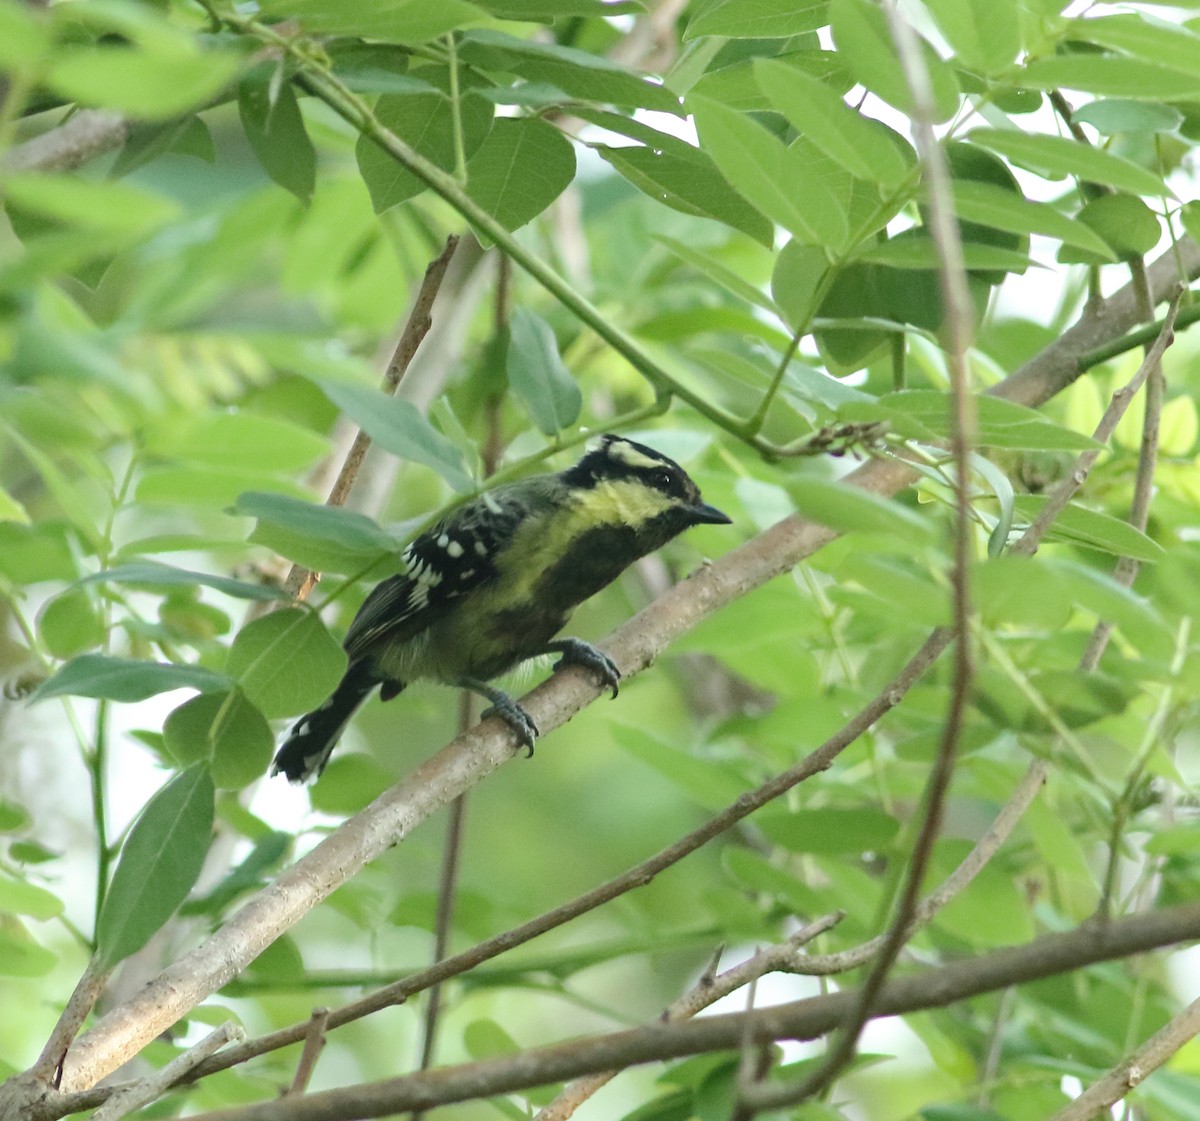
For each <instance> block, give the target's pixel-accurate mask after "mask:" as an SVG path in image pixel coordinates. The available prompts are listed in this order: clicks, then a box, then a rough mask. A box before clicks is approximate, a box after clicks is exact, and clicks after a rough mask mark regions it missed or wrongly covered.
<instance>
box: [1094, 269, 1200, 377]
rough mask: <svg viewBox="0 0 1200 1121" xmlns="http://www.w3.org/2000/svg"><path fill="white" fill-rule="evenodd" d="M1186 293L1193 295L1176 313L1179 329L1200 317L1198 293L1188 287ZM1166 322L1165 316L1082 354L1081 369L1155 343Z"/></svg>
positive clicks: (1176, 323) (1176, 324)
mask: <svg viewBox="0 0 1200 1121" xmlns="http://www.w3.org/2000/svg"><path fill="white" fill-rule="evenodd" d="M1184 294H1185V295H1187V296H1189V297H1191V302H1190V303H1189V304H1187V306H1185V307H1180V309H1179V311H1178V313H1177V314H1176V317H1175V326H1176V328H1179V329H1182V328H1184V327H1190V326H1191V325H1192V324H1193V323H1195V322H1196V320H1198V319H1200V299H1197V298H1196V296H1197V294H1196V293H1195V292H1191V291H1188V290H1186V289H1185V293H1184ZM1165 322H1166V319H1165V318H1164V319H1160V320H1158V321H1157V322H1154V323H1147V324H1146V326H1144V327H1139V328H1138V329H1137V330H1134V331H1130V332H1129V333H1128V334H1125V335H1122V336H1121V337H1120V338H1119V339H1114V340H1113V341H1112V342H1110V343H1106V344H1105V345H1104V346H1098V347H1096V349H1095V350H1091V351H1088V353H1087V354H1082V355H1080V356H1079V369H1080V371H1081V372H1083V371H1086V370H1090V369H1092V367H1094V366H1099V365H1101V364H1103V363H1105V362H1108V361H1110V360H1111V359H1113V358H1119V357H1120V356H1121V355H1122V354H1128V353H1129V351H1131V350H1136V349H1137V348H1138V347H1139V346H1147V345H1148V344H1150V343H1153V342H1154V340H1155V339H1157V338H1158V336H1159V335H1160V334H1161V333H1162V329H1163V324H1164V323H1165Z"/></svg>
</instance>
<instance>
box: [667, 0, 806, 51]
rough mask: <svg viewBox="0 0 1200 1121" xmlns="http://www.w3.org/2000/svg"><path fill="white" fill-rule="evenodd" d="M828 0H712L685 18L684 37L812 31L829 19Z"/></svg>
mask: <svg viewBox="0 0 1200 1121" xmlns="http://www.w3.org/2000/svg"><path fill="white" fill-rule="evenodd" d="M827 7H828V0H796V2H795V3H791V4H779V3H776V2H774V0H716V3H712V4H708V5H705V6H704V7H702V8H701V9H700V11H699V12H698V13H697V14H696V15H695V16H693V17H692V19H691V20H690V21H689V22H688V25H687V28H686V30H685V31H684V33H683V38H684V41H685V42H686V41H687V40H689V39H698V38H699V37H700V36H701V35H721V36H724V37H726V38H729V39H785V38H787V37H789V36H791V35H801V34H803V33H804V32H806V31H815V30H816V29H817V28H818V27H824V26H825V25H826V24H827V23H828V22H829V16H828V14H827V12H826V9H827Z"/></svg>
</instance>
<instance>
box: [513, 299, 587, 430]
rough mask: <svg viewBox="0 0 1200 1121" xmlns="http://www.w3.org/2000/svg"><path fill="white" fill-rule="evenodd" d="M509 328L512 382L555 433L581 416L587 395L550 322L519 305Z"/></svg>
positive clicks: (541, 421)
mask: <svg viewBox="0 0 1200 1121" xmlns="http://www.w3.org/2000/svg"><path fill="white" fill-rule="evenodd" d="M508 329H509V341H508V360H507V367H508V383H509V385H511V386H512V388H513V392H514V393H516V395H517V396H518V397H520V398H521V401H522V402H523V403H524V405H525V408H526V410H527V411H528V412H529V415H530V416H531V417H532V418H533V421H534V423H535V424H536V425H537V426H538V428H539V429H541V431H542V432H543V433H544V434H545V435H547V436H555V435H557V434H558V433H559V432H561V431H562V430H563V429H564V428H567V427H569V426H570V425H572V424H574V423H575V421H576V420H577V419H578V418H579V411H580V409H581V408H582V407H583V394H582V393H581V392H580V390H579V386H578V385H577V384H576V382H575V379H574V378H573V377H572V376H571V373H570V371H569V370H568V369H567V368H566V366H564V365H563V362H562V359H561V358H560V357H559V356H558V342H557V340H556V339H555V337H554V332H553V331H552V330H551V329H550V324H549V323H547V322H546V321H545V320H543V319H540V318H539V317H538V316H536V315H534V314H533V312H531V311H526V310H525V309H524V308H517V309H516V310H515V311H514V312H513V314H512V319H511V320H510V322H509V327H508Z"/></svg>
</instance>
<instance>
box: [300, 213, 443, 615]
mask: <svg viewBox="0 0 1200 1121" xmlns="http://www.w3.org/2000/svg"><path fill="white" fill-rule="evenodd" d="M457 248H458V237H457V236H456V235H451V236H450V237H448V238H447V239H446V244H445V247H444V248H443V249H442V252H441V253H440V254H439V255H438V256H437V257H435V258H434V259H433V260H432V261H430V262H429V264H428V266H427V267H426V269H425V277H424V279H423V280H422V281H421V287H420V289H419V290H418V291H417V298H416V299H415V300H414V301H413V307H412V311H411V312H410V313H409V316H408V322H407V323H405V325H404V330H403V331H402V332H401V333H400V338H399V340H398V341H397V342H396V349H395V351H394V352H393V353H392V358H391V361H390V362H388V365H387V371H386V372H385V374H384V376H383V385H382V386H381V387H380V388H381V389H382V390H383V392H384V393H386V394H388V395H389V396H392V395H394V394H395V392H396V390H397V388H398V387H399V385H400V381H401V379H402V378H403V377H404V375H405V374H406V373H407V372H408V367H409V364H410V363H411V362H412V360H413V356H414V355H415V354H416V353H417V347H419V346H420V345H421V340H422V339H424V338H425V336H426V335H427V334H429V329H430V327H432V326H433V317H432V312H433V302H434V300H436V299H437V294H438V292H439V291H440V289H441V287H442V281H443V280H444V279H445V277H446V270H447V269H448V268H449V267H450V260H451V258H452V257H453V256H454V250H455V249H457ZM370 446H371V437H370V436H368V435H367V433H366V432H364V431H363V430H362V429H361V428H360V429H359V430H358V434H357V435H356V436H355V437H354V443H353V444H351V445H350V450H349V451H348V452H347V453H346V459H345V461H344V462H343V463H342V469H341V470H340V471H339V472H338V476H337V479H336V480H334V484H333V487H332V489H331V490H330V491H329V497H328V498H327V499H326V500H325V505H326V506H344V505H345V503H346V499H347V498H349V497H350V491H351V490H352V489H353V487H354V483H355V480H356V479H357V478H358V473H359V471H360V470H361V469H362V465H363V460H364V459H365V458H366V455H367V449H368V448H369V447H370ZM316 582H317V574H316V573H315V572H310V571H309V570H308V569H307V568H305V567H304V566H303V565H299V564H294V565H292V568H291V571H290V572H289V573H288V575H287V579H286V580H285V581H284V585H283V586H284V590H285V591H286V592H287V593H288V595H290V596H292V597H293V598H294V599H298V600H303V599H307V598H308V595H309V593H310V592H311V591H312V589H313V587H314V585H315V584H316Z"/></svg>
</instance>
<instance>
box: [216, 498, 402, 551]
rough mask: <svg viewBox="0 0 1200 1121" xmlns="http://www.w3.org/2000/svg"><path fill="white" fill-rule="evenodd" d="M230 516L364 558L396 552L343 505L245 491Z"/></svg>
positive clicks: (383, 534) (388, 538)
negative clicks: (336, 546) (253, 520)
mask: <svg viewBox="0 0 1200 1121" xmlns="http://www.w3.org/2000/svg"><path fill="white" fill-rule="evenodd" d="M230 513H232V514H243V515H245V516H246V517H250V518H258V520H259V521H260V522H270V523H272V524H274V525H279V526H282V527H284V528H285V529H288V530H291V531H292V532H293V533H298V534H302V535H303V536H305V537H314V538H318V539H323V540H328V541H333V542H337V543H338V544H339V545H342V546H343V547H345V548H349V549H353V550H356V551H357V552H359V553H362V554H364V555H370V554H373V553H378V552H397V551H398V550H399V549H400V543H399V542H398V541H397V540H396V539H395V538H394V537H393V536H392V535H391V534H390V533H388V532H387V531H386V530H383V529H381V528H380V527H379V525H378V524H376V522H374V521H373V520H372V519H371V518H368V517H367V515H366V514H360V513H358V512H357V511H355V510H347V509H346V508H345V507H344V506H324V505H321V504H318V503H315V502H303V501H301V500H300V499H298V498H291V497H289V496H288V495H286V494H264V493H260V492H256V491H247V492H246V493H245V494H241V495H239V496H238V500H237V503H236V504H235V505H234V506H233V507H232V509H231V510H230Z"/></svg>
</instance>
